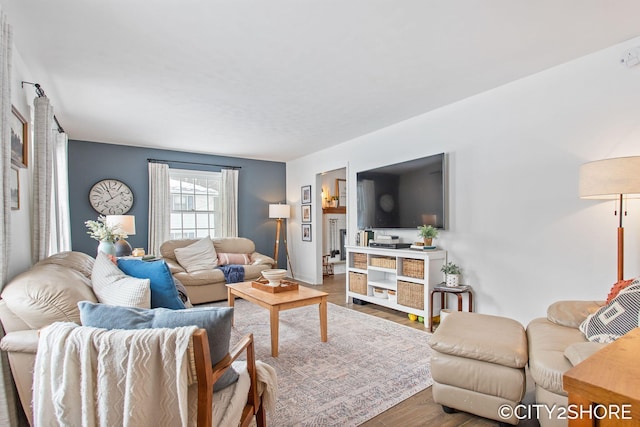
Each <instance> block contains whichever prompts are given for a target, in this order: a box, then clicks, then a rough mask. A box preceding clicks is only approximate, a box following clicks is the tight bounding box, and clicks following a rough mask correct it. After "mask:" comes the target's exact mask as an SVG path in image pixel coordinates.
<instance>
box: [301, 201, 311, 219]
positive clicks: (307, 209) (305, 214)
mask: <svg viewBox="0 0 640 427" xmlns="http://www.w3.org/2000/svg"><path fill="white" fill-rule="evenodd" d="M301 208H302V222H311V205H302V206H301Z"/></svg>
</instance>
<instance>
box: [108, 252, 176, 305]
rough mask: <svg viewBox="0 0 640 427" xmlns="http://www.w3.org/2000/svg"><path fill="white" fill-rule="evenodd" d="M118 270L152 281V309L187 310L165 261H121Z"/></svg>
mask: <svg viewBox="0 0 640 427" xmlns="http://www.w3.org/2000/svg"><path fill="white" fill-rule="evenodd" d="M118 268H119V269H120V270H122V271H123V272H124V274H126V275H127V276H133V277H137V278H138V279H149V280H151V308H158V307H164V308H172V309H174V310H180V309H183V308H185V307H184V303H183V302H182V299H180V294H178V290H177V289H176V284H175V282H174V281H173V276H172V275H171V270H169V266H168V265H167V263H166V262H164V261H163V260H160V261H151V262H148V261H142V260H139V259H119V260H118Z"/></svg>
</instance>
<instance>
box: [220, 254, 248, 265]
mask: <svg viewBox="0 0 640 427" xmlns="http://www.w3.org/2000/svg"><path fill="white" fill-rule="evenodd" d="M218 264H219V265H229V264H235V265H247V264H251V256H250V255H249V254H233V253H228V252H218Z"/></svg>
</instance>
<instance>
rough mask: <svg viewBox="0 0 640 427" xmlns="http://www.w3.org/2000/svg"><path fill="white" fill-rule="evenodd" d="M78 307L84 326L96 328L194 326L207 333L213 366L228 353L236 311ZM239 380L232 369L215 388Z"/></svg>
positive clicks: (103, 306) (203, 308) (223, 309)
mask: <svg viewBox="0 0 640 427" xmlns="http://www.w3.org/2000/svg"><path fill="white" fill-rule="evenodd" d="M78 308H79V309H80V322H81V323H82V325H83V326H92V327H94V328H103V329H149V328H177V327H180V326H191V325H195V326H197V327H199V328H203V329H206V331H207V338H208V339H209V353H210V354H211V363H212V364H213V365H215V364H216V363H218V362H219V361H221V360H222V359H223V358H224V357H225V356H226V355H227V354H229V339H230V338H231V320H232V319H233V308H231V307H199V308H187V309H184V310H169V309H166V308H155V309H144V308H135V307H121V306H115V305H107V304H96V303H93V302H89V301H80V302H79V303H78ZM237 380H238V373H237V372H236V371H234V370H233V369H229V370H227V372H225V373H224V375H223V376H222V377H220V379H219V380H218V381H216V383H215V385H214V386H213V389H214V390H222V389H223V388H225V387H227V386H229V385H231V384H233V383H235V382H236V381H237Z"/></svg>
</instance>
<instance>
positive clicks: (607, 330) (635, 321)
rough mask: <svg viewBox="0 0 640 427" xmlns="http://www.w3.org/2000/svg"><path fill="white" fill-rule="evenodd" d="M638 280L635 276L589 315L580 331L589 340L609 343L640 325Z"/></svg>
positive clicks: (639, 285) (639, 289) (639, 288)
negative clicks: (608, 301) (628, 283)
mask: <svg viewBox="0 0 640 427" xmlns="http://www.w3.org/2000/svg"><path fill="white" fill-rule="evenodd" d="M639 315H640V280H639V278H636V279H634V280H633V282H631V284H630V285H629V286H627V287H626V288H624V289H622V290H621V291H620V292H619V293H618V295H617V296H616V297H615V298H613V299H612V300H611V302H610V303H609V304H607V305H605V306H603V307H602V308H601V309H599V310H598V311H596V312H595V313H593V314H591V315H589V316H588V317H587V318H586V319H585V320H584V322H582V324H581V325H580V331H582V333H583V334H584V335H585V337H586V338H587V339H588V340H589V341H593V342H601V343H609V342H613V341H615V340H617V339H618V338H620V337H621V336H623V335H624V334H626V333H627V332H629V331H631V330H632V329H633V328H637V327H638V326H640V321H639V318H638V316H639Z"/></svg>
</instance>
